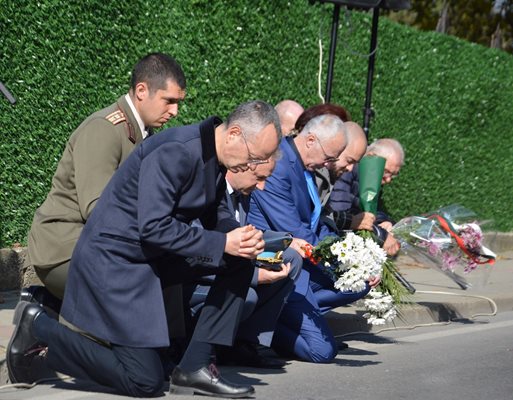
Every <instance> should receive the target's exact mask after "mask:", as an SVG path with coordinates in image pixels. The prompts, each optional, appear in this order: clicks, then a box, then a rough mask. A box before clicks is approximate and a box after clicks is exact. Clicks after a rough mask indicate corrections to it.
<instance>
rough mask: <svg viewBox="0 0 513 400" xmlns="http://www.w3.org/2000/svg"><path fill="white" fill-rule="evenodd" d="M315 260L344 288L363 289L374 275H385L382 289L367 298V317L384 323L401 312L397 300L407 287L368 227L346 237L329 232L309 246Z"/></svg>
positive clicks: (370, 322)
mask: <svg viewBox="0 0 513 400" xmlns="http://www.w3.org/2000/svg"><path fill="white" fill-rule="evenodd" d="M306 253H307V256H308V257H309V259H310V261H311V262H312V263H313V264H316V265H320V266H321V267H322V268H323V270H324V271H325V272H326V273H327V274H328V275H330V276H331V278H332V279H333V281H334V282H335V283H334V286H335V288H337V289H339V290H341V291H352V292H361V291H363V290H364V289H365V288H366V282H367V281H368V280H369V279H371V278H372V277H375V276H378V275H380V276H381V277H382V280H381V283H380V285H379V286H378V288H379V290H378V289H372V290H371V291H370V292H369V294H368V295H367V296H366V297H365V298H364V299H363V305H364V307H365V309H366V311H367V312H366V313H365V314H364V317H365V318H367V321H368V323H369V324H373V325H382V324H385V323H386V322H388V321H391V320H393V319H394V318H395V316H396V315H397V310H396V307H395V304H396V303H397V302H400V301H401V296H402V295H404V293H405V290H401V289H400V287H401V285H400V284H398V283H397V282H396V281H395V282H394V278H393V274H391V270H388V268H395V266H394V265H393V263H392V262H391V261H389V260H387V255H386V252H385V251H384V250H383V249H382V248H381V247H380V246H379V245H378V244H377V243H376V241H375V240H374V238H373V236H372V233H370V232H367V231H358V232H357V233H354V232H346V233H345V235H344V236H343V237H334V236H328V237H326V238H324V239H323V240H322V241H321V242H319V244H318V245H317V246H315V247H309V248H307V249H306ZM384 268H385V269H384Z"/></svg>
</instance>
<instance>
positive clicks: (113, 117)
mask: <svg viewBox="0 0 513 400" xmlns="http://www.w3.org/2000/svg"><path fill="white" fill-rule="evenodd" d="M105 119H106V120H107V121H109V122H110V123H112V125H117V124H119V123H120V122H124V121H126V117H125V114H123V111H121V110H116V111H114V112H113V113H110V114H109V115H107V116H106V117H105Z"/></svg>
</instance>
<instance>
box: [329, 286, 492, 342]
mask: <svg viewBox="0 0 513 400" xmlns="http://www.w3.org/2000/svg"><path fill="white" fill-rule="evenodd" d="M415 293H419V294H437V295H438V294H444V295H450V296H460V297H474V298H476V299H483V300H486V301H488V302H489V303H490V305H491V307H492V312H491V313H476V314H473V315H472V316H470V318H469V319H475V318H476V317H493V316H494V315H496V314H497V310H498V308H497V303H495V301H493V300H492V299H491V298H489V297H486V296H479V295H475V294H462V293H452V292H439V291H430V290H417V291H416V292H415ZM453 320H454V319H450V320H449V321H442V322H430V323H426V324H416V325H409V326H397V327H390V328H383V329H380V330H378V331H373V332H368V331H354V332H349V333H344V334H342V335H336V336H335V337H336V338H342V337H346V336H353V335H363V334H365V335H377V334H380V333H382V332H387V331H399V330H412V329H415V328H422V327H429V326H443V325H450V324H452V322H453Z"/></svg>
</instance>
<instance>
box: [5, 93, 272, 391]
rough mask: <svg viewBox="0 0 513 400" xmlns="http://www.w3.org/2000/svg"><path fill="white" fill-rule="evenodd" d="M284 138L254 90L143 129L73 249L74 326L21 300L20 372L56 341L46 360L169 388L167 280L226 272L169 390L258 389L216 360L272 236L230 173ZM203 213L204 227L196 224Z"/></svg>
mask: <svg viewBox="0 0 513 400" xmlns="http://www.w3.org/2000/svg"><path fill="white" fill-rule="evenodd" d="M280 138H281V133H280V127H279V120H278V116H277V114H276V112H275V111H274V109H273V108H272V106H270V105H269V104H267V103H264V102H260V101H253V102H249V103H245V104H242V105H240V106H239V107H237V109H236V110H235V111H234V112H233V113H232V114H231V115H230V116H229V117H228V119H227V121H226V122H225V123H223V122H222V121H221V120H220V119H219V118H217V117H211V118H209V119H207V120H205V121H203V122H201V123H200V124H195V125H189V126H184V127H178V128H172V129H168V130H166V131H163V132H162V133H160V134H159V135H155V136H153V137H151V138H149V139H148V140H145V141H144V142H143V143H142V144H141V145H140V146H139V147H138V148H137V149H136V150H135V151H134V152H133V153H132V154H131V155H130V156H129V157H128V158H127V160H126V161H125V162H124V163H123V164H122V165H121V167H120V168H119V169H118V171H117V172H116V173H115V174H114V176H113V178H112V179H111V180H110V182H109V184H108V185H107V187H106V188H105V190H104V191H103V193H102V195H101V197H100V199H99V200H98V203H97V204H96V207H95V209H94V210H93V212H92V213H91V216H90V218H89V219H88V221H87V224H86V225H85V228H84V230H83V231H82V234H81V236H80V239H79V241H78V243H77V246H76V248H75V251H74V253H73V257H72V260H71V265H70V272H69V277H68V283H67V287H66V292H65V296H64V301H63V307H62V311H61V317H62V318H63V320H64V322H65V323H66V325H67V326H68V327H70V328H71V329H70V328H68V327H66V326H64V325H62V324H59V323H58V322H57V321H55V320H53V319H51V318H49V317H48V316H47V315H46V313H45V312H44V310H43V309H42V308H41V307H40V306H39V305H37V304H33V303H20V304H19V305H18V307H17V311H16V315H17V318H16V328H15V332H14V334H13V337H12V338H11V341H10V343H9V346H8V350H7V353H8V354H7V359H8V361H7V363H8V368H9V371H10V374H11V375H12V376H14V377H15V378H16V380H17V381H27V380H29V379H28V378H30V374H29V370H30V359H31V356H29V354H33V353H32V352H31V350H33V348H34V346H36V347H40V346H41V345H45V344H46V345H47V346H48V353H47V354H48V358H47V361H48V365H49V366H50V367H52V368H54V369H58V370H59V371H60V372H63V373H65V374H68V375H71V376H74V377H77V378H82V379H89V380H93V381H95V382H97V383H99V384H102V385H105V386H109V387H113V388H115V389H117V391H118V392H120V393H122V394H125V395H130V396H138V397H141V396H156V395H159V394H161V392H162V386H163V383H164V378H165V377H164V372H163V367H162V363H161V361H160V357H159V352H158V349H159V348H162V347H167V346H168V345H169V338H168V326H167V323H166V316H165V310H164V301H163V298H162V290H161V289H162V288H163V287H164V288H165V287H167V286H169V285H173V284H177V283H184V282H188V281H193V280H195V279H197V278H198V277H199V276H202V275H212V274H216V275H217V277H216V279H215V281H214V284H213V285H212V288H211V290H210V292H209V295H208V297H207V299H206V302H205V306H204V307H203V310H202V311H201V315H200V316H199V320H198V323H197V325H196V328H195V331H194V334H193V336H192V339H191V342H190V344H189V346H188V348H187V349H186V351H185V354H184V356H183V358H182V360H181V362H180V364H179V365H178V366H177V367H176V368H175V369H174V371H173V374H172V376H171V391H172V392H177V393H178V392H186V393H201V394H208V395H217V396H221V397H231V398H234V397H242V396H247V395H251V394H252V393H253V392H254V389H253V388H252V387H251V386H241V385H236V384H232V383H230V382H228V381H226V380H225V379H223V378H222V377H221V376H220V375H219V373H218V372H217V370H216V369H215V366H212V365H211V366H209V362H210V357H211V354H212V349H213V346H214V345H215V344H220V345H231V344H232V343H233V339H234V336H235V333H236V332H237V328H238V325H239V321H240V316H241V313H242V307H243V304H244V299H245V297H246V294H247V291H248V287H249V285H250V281H251V278H252V276H253V272H254V266H253V263H252V262H251V259H254V258H256V256H257V255H258V254H259V253H260V252H261V251H262V249H263V247H264V242H263V239H262V232H261V231H259V230H257V229H255V228H254V227H252V226H251V225H248V226H245V227H240V226H239V223H238V222H237V221H236V220H235V219H234V218H233V216H232V214H231V212H230V211H229V210H228V208H227V206H226V201H225V199H224V193H225V190H226V184H225V173H226V170H229V171H231V172H234V173H239V172H243V171H246V170H248V169H250V168H255V166H256V165H258V164H262V163H267V162H269V159H270V158H271V157H273V155H274V153H275V152H276V150H277V148H278V143H279V141H280ZM196 219H199V220H200V221H201V223H202V225H203V227H204V228H200V227H197V226H192V225H191V222H193V221H194V220H196ZM84 334H85V335H87V337H86V336H85V335H84ZM89 338H93V339H94V340H90V339H89Z"/></svg>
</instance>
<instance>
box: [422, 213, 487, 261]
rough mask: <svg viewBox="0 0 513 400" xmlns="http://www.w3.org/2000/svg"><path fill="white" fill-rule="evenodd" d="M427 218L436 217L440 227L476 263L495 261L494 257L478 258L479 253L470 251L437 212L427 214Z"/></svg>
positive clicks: (449, 224)
mask: <svg viewBox="0 0 513 400" xmlns="http://www.w3.org/2000/svg"><path fill="white" fill-rule="evenodd" d="M428 218H429V219H436V220H437V221H438V222H439V223H440V226H441V228H442V229H443V230H444V231H446V232H447V233H448V234H449V235H451V236H452V237H453V238H454V240H455V241H456V244H457V245H458V247H459V248H460V249H461V250H462V251H463V252H464V253H465V254H466V255H467V256H468V257H469V258H470V259H471V260H472V261H474V262H475V263H476V264H490V265H493V264H494V263H495V258H487V259H486V260H480V259H479V256H480V255H476V254H475V253H473V252H471V251H470V250H469V249H468V248H467V246H465V242H464V241H463V238H462V237H461V236H460V235H458V233H457V232H456V231H455V229H454V228H453V227H452V225H451V223H450V222H449V221H448V220H447V219H446V218H444V217H442V216H441V215H438V214H433V215H429V216H428ZM481 256H482V257H485V258H486V256H483V255H481Z"/></svg>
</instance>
